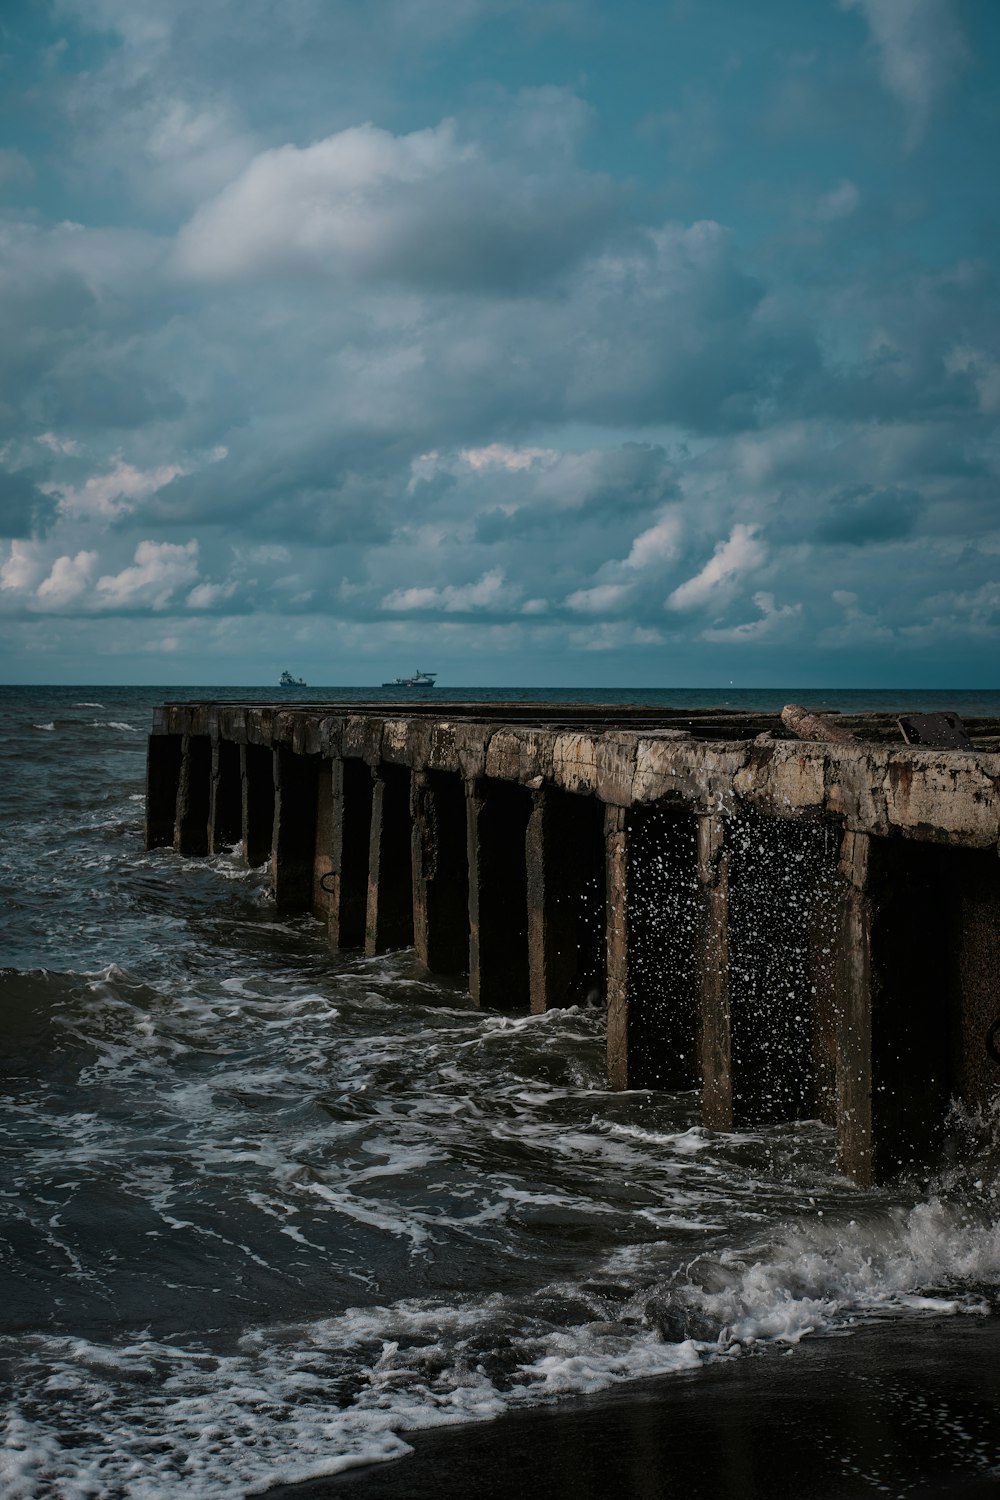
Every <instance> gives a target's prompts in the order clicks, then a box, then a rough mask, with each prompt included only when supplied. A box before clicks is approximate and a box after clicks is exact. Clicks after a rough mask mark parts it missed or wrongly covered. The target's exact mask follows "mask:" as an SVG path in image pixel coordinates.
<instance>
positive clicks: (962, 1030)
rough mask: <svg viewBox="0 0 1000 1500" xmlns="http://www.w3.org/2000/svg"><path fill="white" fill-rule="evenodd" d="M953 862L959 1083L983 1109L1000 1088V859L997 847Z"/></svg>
mask: <svg viewBox="0 0 1000 1500" xmlns="http://www.w3.org/2000/svg"><path fill="white" fill-rule="evenodd" d="M948 863H949V864H950V865H951V866H952V870H953V874H952V876H951V878H950V879H949V881H948V885H949V887H950V889H951V890H952V891H953V893H954V898H953V899H954V918H953V929H954V938H953V941H952V945H951V946H952V960H951V994H952V1015H953V1025H952V1035H953V1038H954V1045H953V1055H954V1084H955V1091H956V1093H957V1094H958V1096H959V1098H960V1099H961V1100H962V1101H963V1102H964V1103H965V1104H966V1105H967V1106H968V1108H969V1109H971V1110H976V1111H980V1110H986V1109H987V1107H988V1106H989V1104H990V1103H991V1101H992V1100H993V1099H994V1098H995V1096H996V1093H997V1090H998V1089H1000V985H998V976H1000V861H998V859H997V856H996V852H995V851H994V850H992V849H981V850H980V849H956V850H952V851H949V859H948Z"/></svg>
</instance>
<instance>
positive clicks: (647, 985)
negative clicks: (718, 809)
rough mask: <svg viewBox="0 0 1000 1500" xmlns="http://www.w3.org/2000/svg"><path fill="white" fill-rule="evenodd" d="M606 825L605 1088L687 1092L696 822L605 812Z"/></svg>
mask: <svg viewBox="0 0 1000 1500" xmlns="http://www.w3.org/2000/svg"><path fill="white" fill-rule="evenodd" d="M605 826H606V837H607V894H608V939H607V943H608V1069H609V1073H610V1077H611V1082H612V1087H613V1088H631V1089H635V1088H657V1089H689V1088H694V1087H696V1086H697V1083H698V1081H699V1079H700V1077H701V1072H700V1062H699V1056H698V1046H697V1035H696V1031H697V1015H698V1010H697V986H696V973H695V941H694V937H695V927H696V914H697V900H696V877H695V842H696V835H695V829H694V821H693V819H692V818H691V817H690V816H688V815H686V814H683V813H680V812H678V811H677V810H676V809H674V808H663V807H656V806H653V807H633V808H628V809H615V808H609V809H608V810H607V814H606V819H605Z"/></svg>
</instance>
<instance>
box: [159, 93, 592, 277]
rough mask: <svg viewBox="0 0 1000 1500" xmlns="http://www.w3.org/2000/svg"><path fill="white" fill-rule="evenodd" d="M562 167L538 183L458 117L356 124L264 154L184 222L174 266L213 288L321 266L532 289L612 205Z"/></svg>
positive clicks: (574, 254) (588, 236)
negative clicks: (413, 124)
mask: <svg viewBox="0 0 1000 1500" xmlns="http://www.w3.org/2000/svg"><path fill="white" fill-rule="evenodd" d="M553 166H555V164H553ZM558 168H559V169H558V170H552V169H551V168H550V169H549V170H548V171H547V170H546V163H545V162H544V159H543V160H542V161H540V162H539V163H538V164H537V166H536V170H535V171H534V172H532V173H531V174H530V175H526V174H525V173H523V172H522V171H519V170H518V169H517V167H516V166H515V165H513V164H510V163H507V162H505V161H503V160H502V159H500V160H497V159H493V158H492V157H491V156H490V154H489V152H488V151H487V150H486V149H485V148H484V147H483V146H482V145H481V144H480V143H478V142H474V141H471V140H467V139H465V138H464V137H463V136H462V134H461V133H460V131H459V129H458V126H457V123H456V121H455V120H453V119H446V120H443V121H441V122H440V123H439V124H438V125H435V126H432V127H430V128H428V129H424V130H415V131H411V132H410V133H409V134H407V135H393V134H392V133H391V132H389V131H387V130H384V129H381V128H379V127H378V126H376V125H373V124H371V123H369V124H365V125H358V126H354V127H351V128H350V129H347V130H342V131H338V132H337V133H336V134H335V135H332V136H328V137H327V138H326V139H324V140H320V141H316V142H315V143H314V144H313V145H310V146H304V147H298V146H293V145H287V146H281V147H278V148H276V149H271V150H268V151H263V152H261V153H260V154H259V155H257V156H255V157H254V159H253V160H252V161H251V162H250V164H249V165H248V166H247V167H246V169H245V170H244V171H243V172H241V173H240V175H239V176H238V177H237V178H236V179H235V180H234V181H233V182H231V183H230V184H229V185H228V186H227V187H225V188H224V189H223V190H222V192H221V193H219V194H218V195H217V196H216V197H215V198H213V199H212V200H211V201H210V202H208V203H206V204H204V205H203V206H202V207H201V208H199V209H198V210H197V212H196V213H195V214H194V216H193V217H192V218H191V219H190V220H189V222H188V223H187V224H186V225H185V226H184V227H183V229H182V230H181V232H180V234H179V236H178V239H177V246H176V253H175V264H176V267H177V270H178V271H179V273H180V274H182V275H184V276H188V277H191V278H194V279H204V280H208V281H228V280H234V279H237V280H238V279H241V278H249V277H257V276H262V275H264V276H266V275H268V274H271V273H276V272H285V271H302V270H310V271H314V272H324V273H327V274H331V275H347V276H350V277H356V278H360V279H362V280H372V279H376V280H377V279H381V278H389V279H395V280H399V281H402V282H406V283H411V284H416V285H419V286H437V287H441V288H448V289H450V290H455V289H460V288H462V287H470V288H471V287H477V288H479V287H488V286H495V287H498V288H501V289H514V288H516V287H518V286H523V285H527V284H534V283H536V282H537V280H538V278H540V277H544V276H545V275H547V274H550V273H551V272H553V271H555V270H557V269H559V268H561V267H564V266H566V265H567V264H571V263H572V262H573V261H575V260H576V259H577V258H578V257H579V255H580V254H581V253H582V251H583V250H584V248H585V247H586V246H587V244H588V243H590V242H592V241H593V239H594V238H595V236H596V235H599V234H603V233H604V232H605V230H606V227H607V224H608V220H609V217H610V215H611V212H612V208H613V195H612V193H611V190H610V187H609V184H608V183H607V182H606V181H605V180H604V179H603V178H599V177H595V176H593V175H591V174H586V173H583V172H579V171H576V172H574V171H573V170H572V169H567V168H566V166H565V163H564V162H563V161H562V160H561V159H560V160H559V161H558Z"/></svg>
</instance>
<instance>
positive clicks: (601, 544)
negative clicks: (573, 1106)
mask: <svg viewBox="0 0 1000 1500" xmlns="http://www.w3.org/2000/svg"><path fill="white" fill-rule="evenodd" d="M998 60H1000V5H998V4H997V3H996V0H754V3H753V4H749V3H747V0H280V3H278V0H208V3H206V0H4V3H3V5H2V8H0V677H2V678H3V680H6V681H12V682H18V681H20V682H59V681H66V682H161V683H233V684H251V683H260V684H267V683H270V682H272V681H274V680H275V679H276V676H277V673H278V672H279V671H280V670H281V668H282V667H286V666H287V667H288V668H290V669H291V670H293V671H294V672H296V673H301V674H302V675H303V676H305V677H306V678H307V679H308V681H309V682H310V683H311V684H315V685H318V684H338V683H339V684H352V683H371V682H379V681H381V680H382V678H383V677H385V676H387V675H388V676H394V675H396V674H398V673H402V672H405V671H412V670H414V669H415V668H418V667H419V668H426V669H431V670H437V671H438V672H439V673H440V682H441V684H442V685H448V686H452V685H460V684H475V683H482V684H484V685H502V684H524V685H536V686H553V685H562V684H565V685H574V684H575V685H595V686H596V685H609V686H614V685H630V686H644V685H648V686H672V685H676V686H704V685H719V684H728V683H729V682H730V681H732V682H735V683H736V684H737V685H739V686H755V685H782V686H785V685H787V686H791V685H803V686H807V685H816V686H830V685H841V686H852V685H858V686H868V685H873V686H881V685H910V684H912V685H940V686H975V685H979V686H993V687H1000V680H998V676H1000V674H998V672H997V667H996V663H997V646H998V642H1000V506H998V499H1000V493H998V475H1000V443H998V417H1000V311H998V300H997V279H998V223H1000V200H998V197H997V169H996V155H997V143H998V141H1000V92H998Z"/></svg>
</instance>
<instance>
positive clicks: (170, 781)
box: [146, 734, 181, 849]
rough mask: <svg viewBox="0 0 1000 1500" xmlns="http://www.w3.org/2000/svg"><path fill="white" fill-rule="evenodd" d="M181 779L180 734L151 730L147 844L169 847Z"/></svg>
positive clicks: (147, 752) (147, 781) (148, 769)
mask: <svg viewBox="0 0 1000 1500" xmlns="http://www.w3.org/2000/svg"><path fill="white" fill-rule="evenodd" d="M180 781H181V736H180V735H179V734H151V735H150V736H149V744H148V747H147V751H146V848H147V849H163V848H170V847H171V846H172V845H173V842H174V825H175V824H176V821H177V791H178V788H179V786H180Z"/></svg>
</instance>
